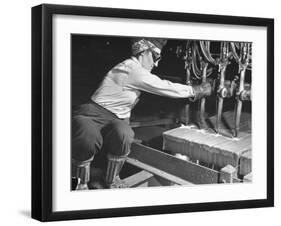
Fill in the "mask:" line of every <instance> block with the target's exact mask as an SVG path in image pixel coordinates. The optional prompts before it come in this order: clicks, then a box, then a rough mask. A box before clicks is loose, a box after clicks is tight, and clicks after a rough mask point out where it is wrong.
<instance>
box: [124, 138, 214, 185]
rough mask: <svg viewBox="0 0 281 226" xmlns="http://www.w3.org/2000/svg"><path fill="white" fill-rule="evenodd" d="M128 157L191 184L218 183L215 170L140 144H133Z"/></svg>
mask: <svg viewBox="0 0 281 226" xmlns="http://www.w3.org/2000/svg"><path fill="white" fill-rule="evenodd" d="M129 157H130V159H135V160H137V161H139V162H141V163H144V164H146V165H148V166H151V167H154V168H156V169H158V170H160V171H163V172H166V173H168V174H170V175H175V176H177V177H179V178H181V179H183V180H185V181H188V182H190V183H193V184H213V183H218V182H219V172H217V171H215V170H212V169H210V168H207V167H204V166H200V165H197V164H195V163H192V162H189V161H185V160H182V159H178V158H176V157H174V156H172V155H169V154H167V153H164V152H160V151H158V150H156V149H153V148H150V147H147V146H144V145H142V144H137V143H133V144H132V147H131V153H130V155H129Z"/></svg>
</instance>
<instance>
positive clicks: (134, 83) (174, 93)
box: [127, 67, 194, 98]
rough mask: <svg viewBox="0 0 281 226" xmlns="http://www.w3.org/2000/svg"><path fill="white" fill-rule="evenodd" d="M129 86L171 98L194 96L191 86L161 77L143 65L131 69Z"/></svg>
mask: <svg viewBox="0 0 281 226" xmlns="http://www.w3.org/2000/svg"><path fill="white" fill-rule="evenodd" d="M127 86H128V87H130V88H133V89H138V90H141V91H145V92H148V93H152V94H156V95H160V96H167V97H171V98H189V97H193V96H194V91H193V88H192V87H191V86H189V85H183V84H180V83H174V82H170V81H168V80H164V79H161V78H159V77H158V76H156V75H154V74H152V73H150V72H149V71H147V70H145V69H143V68H141V67H137V68H133V70H131V71H130V73H129V79H128V83H127Z"/></svg>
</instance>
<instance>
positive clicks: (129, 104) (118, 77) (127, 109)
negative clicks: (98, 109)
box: [91, 57, 194, 119]
mask: <svg viewBox="0 0 281 226" xmlns="http://www.w3.org/2000/svg"><path fill="white" fill-rule="evenodd" d="M141 91H145V92H148V93H152V94H156V95H160V96H166V97H171V98H189V97H193V96H194V92H193V88H192V87H191V86H189V85H183V84H180V83H173V82H170V81H168V80H163V79H161V78H159V77H158V76H156V75H154V74H152V73H151V72H150V71H148V70H146V69H145V68H143V67H142V66H141V64H140V63H139V61H138V60H137V59H136V58H135V57H131V58H129V59H127V60H125V61H123V62H122V63H119V64H117V65H116V66H115V67H113V68H112V69H111V70H110V71H109V72H108V73H107V75H106V76H105V78H104V80H103V82H102V84H101V85H100V87H99V88H98V89H97V90H96V91H95V93H94V94H93V95H92V96H91V99H92V101H94V102H96V103H97V104H99V105H101V106H103V107H104V108H106V109H107V110H109V111H111V112H113V113H114V114H116V115H117V117H119V118H121V119H124V118H129V117H130V116H131V110H132V109H133V107H134V106H135V105H136V103H137V102H138V98H139V96H140V93H141Z"/></svg>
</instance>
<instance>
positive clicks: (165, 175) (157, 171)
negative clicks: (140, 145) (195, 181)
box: [126, 157, 192, 185]
mask: <svg viewBox="0 0 281 226" xmlns="http://www.w3.org/2000/svg"><path fill="white" fill-rule="evenodd" d="M126 162H127V163H129V164H131V165H134V166H136V167H138V168H140V169H143V170H145V171H148V172H150V173H152V174H154V175H157V176H159V177H161V178H164V179H166V180H168V181H170V182H173V183H175V184H178V185H192V183H190V182H188V181H185V180H183V179H181V178H179V177H177V176H174V175H171V174H169V173H166V172H165V171H162V170H160V169H157V168H155V167H152V166H150V165H147V164H145V163H143V162H140V161H138V160H136V159H133V158H130V157H128V158H127V160H126Z"/></svg>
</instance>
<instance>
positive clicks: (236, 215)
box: [0, 0, 281, 226]
mask: <svg viewBox="0 0 281 226" xmlns="http://www.w3.org/2000/svg"><path fill="white" fill-rule="evenodd" d="M276 2H278V1H273V0H267V1H261V2H257V1H255V2H254V1H252V3H251V2H250V1H245V0H235V1H232V3H230V2H228V1H225V0H222V1H220V0H213V1H207V0H206V1H200V0H195V1H187V0H182V1H181V0H172V1H165V3H164V1H159V2H156V3H155V2H154V1H151V0H139V1H138V2H136V1H129V0H126V1H125V0H124V1H116V0H115V1H114V0H107V1H102V0H99V1H90V0H88V1H86V0H85V1H74V0H73V1H71V0H69V1H66V0H65V1H63V0H60V1H46V2H45V3H55V4H72V5H85V6H101V7H118V8H135V9H146V10H162V11H178V12H189V13H208V14H222V15H236V16H253V17H270V18H275V40H276V42H275V62H276V63H278V62H280V60H281V58H280V53H279V52H278V51H280V50H281V49H280V42H278V40H281V34H280V20H281V15H280V10H278V9H277V8H278V6H277V3H276ZM40 3H43V2H42V1H36V0H28V1H20V0H17V1H15V0H14V1H2V3H1V14H0V15H1V20H0V23H1V35H0V39H1V41H0V58H1V61H0V62H1V72H0V76H1V80H0V85H1V88H0V98H1V101H0V103H1V111H0V116H1V117H0V120H1V122H0V128H1V129H0V133H1V136H0V137H1V141H0V145H1V148H0V150H1V153H2V159H1V160H2V161H1V164H0V167H1V171H0V172H1V173H2V174H1V175H2V177H1V186H0V206H1V210H0V213H1V214H0V222H1V225H16V224H17V225H37V224H39V223H38V222H37V221H35V220H32V219H31V218H30V217H29V215H30V199H31V196H30V187H31V186H30V183H31V182H30V181H31V179H30V174H31V170H30V168H31V166H30V165H31V161H30V159H31V157H30V156H31V143H30V140H31V135H30V133H31V128H30V124H31V120H30V119H31V115H30V114H31V111H30V109H31V100H30V97H31V78H30V74H31V70H30V67H31V62H30V59H31V55H30V49H31V26H30V24H31V13H30V12H31V10H30V8H31V6H34V5H37V4H40ZM279 74H280V66H279V65H278V64H276V70H275V81H276V82H275V84H279V82H281V81H280V77H279ZM275 90H276V93H275V102H276V105H275V109H276V110H275V115H276V116H277V117H276V118H275V131H276V133H275V134H276V136H275V137H276V138H275V139H276V146H275V150H276V151H275V159H276V160H275V166H276V167H275V172H276V173H275V175H276V176H275V178H276V181H275V183H276V186H275V189H276V194H275V197H276V202H275V203H276V207H275V208H262V209H248V210H232V211H217V212H204V213H203V212H199V213H186V214H170V215H158V216H144V217H143V216H142V217H126V218H114V219H112V218H111V219H98V220H83V221H71V222H60V223H55V224H60V225H75V224H80V225H81V224H82V225H93V224H95V225H114V226H115V225H124V226H125V225H151V224H157V223H161V225H174V224H179V225H187V224H190V225H225V224H227V225H237V224H241V225H244V224H257V223H260V224H267V223H269V221H270V220H274V219H275V220H277V219H280V217H278V212H280V209H281V208H280V203H281V199H280V192H279V191H280V173H279V172H280V170H281V169H280V164H278V163H279V161H278V159H280V152H279V149H280V148H281V143H280V140H281V139H277V138H278V137H280V135H281V134H280V129H278V127H280V125H281V124H280V118H278V115H280V113H281V112H280V110H281V108H280V105H278V102H277V101H278V97H279V96H280V92H281V91H280V90H281V89H280V88H279V90H277V86H275Z"/></svg>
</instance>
